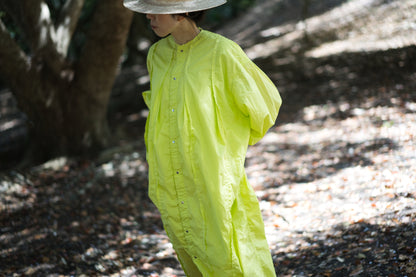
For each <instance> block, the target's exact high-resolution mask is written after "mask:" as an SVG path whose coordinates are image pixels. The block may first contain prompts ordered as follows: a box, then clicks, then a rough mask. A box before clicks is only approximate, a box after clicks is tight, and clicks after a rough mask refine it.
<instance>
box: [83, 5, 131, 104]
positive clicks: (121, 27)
mask: <svg viewBox="0 0 416 277" xmlns="http://www.w3.org/2000/svg"><path fill="white" fill-rule="evenodd" d="M132 18H133V13H132V12H131V11H129V10H127V9H126V8H124V6H123V2H122V1H121V0H116V1H115V0H100V1H99V2H98V3H97V7H96V10H95V12H94V16H93V20H92V22H91V26H90V30H89V33H88V39H87V41H86V44H85V46H84V49H83V51H82V54H81V57H80V59H79V63H78V64H77V66H76V73H75V74H76V78H77V82H78V84H82V87H83V88H85V89H87V90H89V91H96V92H100V91H106V92H107V91H108V92H110V90H111V87H112V85H113V83H114V79H115V76H116V71H117V69H118V65H119V63H120V57H121V55H122V53H123V51H124V49H125V44H126V40H127V36H128V32H129V27H130V24H131V21H132ZM109 76H111V78H109ZM105 97H107V98H108V95H107V96H104V98H105ZM96 100H97V101H101V100H103V99H101V100H98V99H96ZM104 100H105V99H104ZM104 100H103V101H104Z"/></svg>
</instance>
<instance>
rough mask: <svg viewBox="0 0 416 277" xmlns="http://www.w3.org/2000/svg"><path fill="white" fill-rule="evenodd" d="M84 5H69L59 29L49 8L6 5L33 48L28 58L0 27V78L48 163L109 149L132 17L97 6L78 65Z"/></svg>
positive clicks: (30, 3)
mask: <svg viewBox="0 0 416 277" xmlns="http://www.w3.org/2000/svg"><path fill="white" fill-rule="evenodd" d="M84 1H85V0H68V1H67V2H66V3H65V5H64V7H63V9H62V11H61V13H60V14H59V16H58V18H57V20H56V22H55V23H54V22H52V19H51V17H50V12H49V8H48V6H47V5H46V3H45V2H44V1H43V0H21V1H8V0H0V8H2V9H3V10H5V11H6V12H7V13H9V14H10V15H11V16H12V17H13V18H14V19H15V21H16V24H18V25H19V26H20V27H21V29H22V30H23V32H24V34H25V38H26V40H27V44H28V45H29V46H30V53H29V54H25V53H24V52H23V51H22V50H21V49H20V47H19V45H18V44H17V43H16V42H15V41H14V40H13V39H12V37H11V36H10V34H9V33H8V31H7V29H6V27H5V26H4V24H3V23H2V22H1V21H0V76H1V77H4V80H3V81H4V82H5V83H6V84H8V86H9V87H10V88H11V89H12V91H13V92H14V94H15V95H16V98H17V101H18V103H19V106H20V108H21V110H22V111H23V112H24V113H26V115H27V117H28V119H29V123H30V124H29V127H31V128H30V130H31V133H32V136H33V141H34V142H35V145H36V149H37V150H38V151H37V154H39V153H40V154H41V157H40V158H41V159H46V158H50V157H53V156H57V155H62V154H69V155H80V154H81V155H83V154H87V153H89V152H91V151H93V150H97V149H100V148H101V147H104V146H106V145H107V144H108V143H109V132H108V124H107V121H106V111H107V105H108V99H109V97H110V92H111V89H112V85H113V83H114V79H115V76H116V73H117V68H118V65H119V62H120V57H121V55H122V53H123V49H124V45H125V42H126V38H127V35H128V31H129V26H130V23H131V19H132V12H130V11H128V10H127V9H125V8H124V7H123V5H122V1H119V0H100V1H97V6H96V10H95V12H94V16H93V20H92V22H91V26H90V31H89V34H88V38H87V42H86V44H85V47H84V49H83V52H82V55H81V57H80V58H79V59H78V61H77V62H76V63H75V64H74V65H71V64H70V63H69V62H68V61H67V59H66V58H67V57H66V56H67V52H68V48H69V44H70V41H71V38H72V35H73V33H74V30H75V28H76V22H77V21H78V18H79V15H80V12H81V8H82V6H83V3H84ZM22 15H24V16H22Z"/></svg>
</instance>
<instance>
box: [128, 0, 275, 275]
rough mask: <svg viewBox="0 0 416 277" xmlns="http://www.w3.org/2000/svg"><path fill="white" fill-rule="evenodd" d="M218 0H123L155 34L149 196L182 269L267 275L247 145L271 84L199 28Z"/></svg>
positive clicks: (261, 129)
mask: <svg viewBox="0 0 416 277" xmlns="http://www.w3.org/2000/svg"><path fill="white" fill-rule="evenodd" d="M225 2H226V1H225V0H124V5H125V6H126V7H127V8H129V9H131V10H133V11H136V12H139V13H144V14H147V18H148V19H149V20H150V25H151V28H152V29H153V31H154V32H155V33H156V34H157V35H158V36H159V37H161V38H162V39H161V40H159V41H158V42H156V43H155V44H153V45H152V47H151V48H150V49H149V53H148V58H147V66H148V71H149V75H150V90H149V91H146V92H144V93H143V97H144V100H145V103H146V105H147V107H148V108H149V115H148V118H147V122H146V129H145V143H146V150H147V154H146V155H147V162H148V165H149V197H150V199H151V200H152V201H153V202H154V204H155V205H156V207H157V208H158V209H159V211H160V214H161V218H162V221H163V226H164V228H165V230H166V233H167V235H168V237H169V239H170V240H171V242H172V245H173V247H174V249H175V251H176V254H177V256H178V259H179V261H180V263H181V265H182V268H183V270H184V272H185V274H186V275H187V276H192V277H194V276H215V277H222V276H224V277H230V276H249V277H253V276H261V277H269V276H275V269H274V265H273V261H272V257H271V254H270V250H269V247H268V244H267V241H266V236H265V231H264V223H263V220H262V215H261V212H260V208H259V203H258V200H257V198H256V196H255V193H254V191H253V188H252V187H251V186H250V185H249V184H248V182H247V177H246V173H245V168H244V161H245V155H246V152H247V147H248V145H249V144H255V143H256V142H257V141H259V140H260V139H261V138H262V137H263V136H264V135H265V133H266V132H267V130H268V129H269V128H270V127H271V126H273V125H274V123H275V120H276V117H277V115H278V112H279V108H280V105H281V103H282V100H281V97H280V95H279V92H278V90H277V88H276V87H275V85H274V84H273V83H272V81H271V80H270V79H269V78H268V77H267V76H266V75H265V74H264V73H263V72H262V71H261V70H260V69H259V68H258V67H257V66H256V65H255V64H254V63H253V62H252V61H251V60H250V59H249V58H248V57H247V56H246V54H245V53H244V52H243V50H242V49H241V48H240V47H239V46H238V45H237V44H236V43H234V42H233V41H231V40H229V39H227V38H225V37H223V36H221V35H218V34H215V33H212V32H209V31H206V30H203V29H201V28H199V27H198V25H197V22H196V18H198V17H200V15H201V13H202V12H201V11H205V10H207V9H210V8H213V7H217V6H220V5H222V4H224V3H225Z"/></svg>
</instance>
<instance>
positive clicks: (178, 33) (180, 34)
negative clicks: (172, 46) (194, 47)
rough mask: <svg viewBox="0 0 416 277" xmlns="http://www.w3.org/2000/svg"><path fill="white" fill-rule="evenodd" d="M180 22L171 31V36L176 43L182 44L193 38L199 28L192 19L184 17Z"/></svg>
mask: <svg viewBox="0 0 416 277" xmlns="http://www.w3.org/2000/svg"><path fill="white" fill-rule="evenodd" d="M180 23H181V24H180V26H179V28H177V29H176V30H175V31H174V32H172V36H173V38H174V40H175V42H176V43H177V44H179V45H182V44H185V43H187V42H190V41H191V40H193V39H194V38H195V37H196V36H197V35H198V34H199V32H200V30H199V28H198V26H196V24H195V22H193V21H192V20H188V19H184V20H182V21H181V22H180Z"/></svg>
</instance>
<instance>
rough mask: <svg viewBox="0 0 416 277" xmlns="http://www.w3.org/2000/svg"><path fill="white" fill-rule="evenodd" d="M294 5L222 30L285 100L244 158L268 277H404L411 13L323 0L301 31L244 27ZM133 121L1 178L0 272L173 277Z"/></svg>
mask: <svg viewBox="0 0 416 277" xmlns="http://www.w3.org/2000/svg"><path fill="white" fill-rule="evenodd" d="M292 2H293V3H292ZM294 2H296V1H281V0H269V1H259V5H258V7H257V8H255V9H253V10H252V11H251V12H250V13H247V15H246V17H245V18H243V20H240V21H239V22H241V24H240V25H238V24H231V25H229V26H230V27H225V28H224V29H222V30H221V31H222V32H223V33H224V34H226V35H227V36H229V37H231V38H232V39H235V40H236V41H238V42H239V43H241V45H243V46H244V49H245V50H246V51H247V53H248V54H249V55H250V56H251V58H253V59H254V61H255V62H256V63H257V64H258V65H259V66H260V67H261V68H262V69H264V70H265V71H266V72H267V73H268V74H269V76H271V78H272V79H273V80H274V81H276V84H277V86H278V88H279V90H280V92H281V94H282V97H283V100H284V103H283V106H282V109H281V112H280V115H279V119H278V121H277V124H276V126H274V127H273V128H272V129H271V130H270V131H269V132H268V134H267V135H266V136H265V138H264V139H263V140H261V141H260V142H259V143H258V144H256V145H254V146H251V147H250V148H249V151H248V153H247V161H246V172H247V175H248V178H249V180H250V183H251V184H252V186H253V188H254V189H255V191H256V194H257V196H258V199H259V202H260V207H261V210H262V213H263V217H264V223H265V230H266V235H267V239H268V242H269V245H270V251H271V254H272V257H273V261H274V263H275V268H276V273H277V276H389V277H394V276H409V277H414V276H416V143H415V141H416V138H415V135H416V46H415V44H416V43H415V41H412V40H415V39H416V22H415V19H414V18H413V16H412V15H413V14H415V12H416V5H415V4H414V1H410V0H402V1H381V0H380V1H368V0H367V1H329V0H326V1H317V3H318V2H319V3H321V4H322V3H323V2H327V4H328V5H327V6H325V7H326V9H323V8H322V7H321V8H320V7H317V6H316V5H318V4H316V5H313V6H312V7H313V8H312V9H311V13H312V14H313V15H311V17H310V18H309V19H308V20H307V21H304V22H302V23H299V22H298V23H296V21H293V19H292V18H284V17H283V18H278V19H276V18H274V19H273V20H274V21H273V20H272V19H270V17H266V16H265V17H264V18H269V19H268V21H267V22H263V21H259V22H260V23H258V24H253V21H251V20H254V19H255V18H257V19H259V17H258V14H257V12H258V11H259V10H260V11H261V10H262V11H263V12H270V13H272V14H273V9H272V8H275V9H277V8H279V9H282V8H286V9H291V8H293V9H294V8H295V6H296V5H295V4H296V3H294ZM312 2H313V3H315V2H314V1H312ZM290 3H292V4H293V5H292V4H290ZM285 5H286V6H285ZM290 5H292V6H290ZM331 5H332V6H331ZM256 14H257V16H256ZM290 14H291V15H292V16H295V15H293V13H290ZM294 22H295V23H294ZM244 24H246V25H244ZM249 27H250V28H249ZM242 30H246V32H242ZM305 30H306V32H305ZM324 31H325V32H324ZM254 34H257V35H254ZM305 34H306V36H305ZM145 115H146V114H145V111H143V112H137V111H131V112H130V113H129V114H127V115H126V114H125V113H120V114H118V116H115V117H114V120H113V121H112V124H113V126H114V134H115V135H116V136H118V137H122V138H123V139H120V141H119V144H118V146H117V147H115V148H112V149H108V150H106V151H105V152H104V153H102V155H100V157H99V158H97V159H94V160H75V159H68V158H60V159H56V160H53V161H50V162H48V163H46V164H43V165H40V166H37V167H34V168H31V169H28V170H10V171H7V172H4V173H1V175H0V276H165V277H169V276H170V277H172V276H184V274H183V272H182V270H181V269H180V265H179V263H178V261H177V259H176V256H175V253H174V250H173V249H172V245H171V244H170V243H169V240H168V238H167V236H166V234H165V232H164V231H163V227H162V224H161V220H160V215H159V213H158V211H157V210H156V208H155V207H154V205H153V204H152V203H151V202H150V201H149V199H148V197H147V165H146V161H145V149H144V143H143V139H141V138H142V136H143V121H144V119H145ZM138 138H140V139H138ZM261 277H262V276H261Z"/></svg>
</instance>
